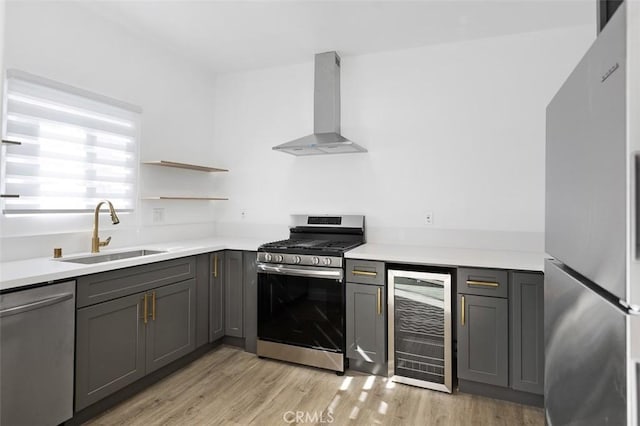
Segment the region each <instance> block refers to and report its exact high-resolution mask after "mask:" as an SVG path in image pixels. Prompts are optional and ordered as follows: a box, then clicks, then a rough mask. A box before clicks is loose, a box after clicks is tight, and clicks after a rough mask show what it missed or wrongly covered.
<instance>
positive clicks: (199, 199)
mask: <svg viewBox="0 0 640 426" xmlns="http://www.w3.org/2000/svg"><path fill="white" fill-rule="evenodd" d="M142 199H143V200H195V201H227V200H228V198H222V197H165V196H158V197H142Z"/></svg>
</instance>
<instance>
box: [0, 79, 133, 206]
mask: <svg viewBox="0 0 640 426" xmlns="http://www.w3.org/2000/svg"><path fill="white" fill-rule="evenodd" d="M5 89H6V90H5V102H6V103H5V108H3V110H4V112H5V113H4V117H3V119H4V120H3V125H4V136H3V143H2V154H1V158H0V167H1V170H0V179H1V182H0V194H2V198H1V200H2V203H3V212H4V213H5V214H11V213H15V214H18V213H79V212H90V211H93V209H94V207H95V206H96V204H97V203H98V202H99V201H100V200H103V199H108V200H110V201H111V202H112V203H113V205H114V206H115V207H116V209H117V210H118V211H131V210H133V209H134V207H135V204H136V203H135V200H136V196H137V167H138V138H139V125H140V124H139V123H140V109H139V108H137V107H134V106H131V105H128V104H125V103H122V102H118V101H115V100H112V99H109V98H105V97H102V96H100V95H95V94H92V93H88V92H84V91H82V90H79V89H75V88H72V87H69V86H65V85H63V84H60V83H56V82H52V81H49V80H46V79H42V78H40V77H36V76H32V75H30V74H26V73H22V72H19V71H14V70H10V71H8V72H7V80H6V87H5ZM11 142H19V143H20V144H14V143H11Z"/></svg>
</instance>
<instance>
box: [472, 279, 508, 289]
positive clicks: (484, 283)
mask: <svg viewBox="0 0 640 426" xmlns="http://www.w3.org/2000/svg"><path fill="white" fill-rule="evenodd" d="M467 285H476V286H480V287H494V288H495V287H498V286H500V284H498V283H493V282H490V281H473V280H467Z"/></svg>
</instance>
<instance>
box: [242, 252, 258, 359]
mask: <svg viewBox="0 0 640 426" xmlns="http://www.w3.org/2000/svg"><path fill="white" fill-rule="evenodd" d="M242 261H243V271H242V282H243V287H244V309H243V313H244V318H243V324H244V350H245V351H247V352H251V353H256V350H257V344H258V269H257V261H258V257H257V253H256V252H254V251H246V252H244V253H243V258H242Z"/></svg>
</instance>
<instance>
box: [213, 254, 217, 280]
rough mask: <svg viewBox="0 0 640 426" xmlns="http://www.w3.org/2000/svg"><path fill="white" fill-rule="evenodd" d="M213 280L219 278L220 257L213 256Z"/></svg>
mask: <svg viewBox="0 0 640 426" xmlns="http://www.w3.org/2000/svg"><path fill="white" fill-rule="evenodd" d="M213 278H218V255H217V254H214V255H213Z"/></svg>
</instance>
